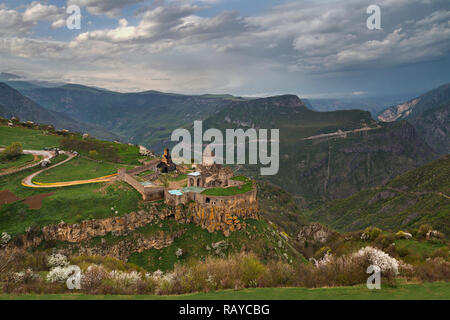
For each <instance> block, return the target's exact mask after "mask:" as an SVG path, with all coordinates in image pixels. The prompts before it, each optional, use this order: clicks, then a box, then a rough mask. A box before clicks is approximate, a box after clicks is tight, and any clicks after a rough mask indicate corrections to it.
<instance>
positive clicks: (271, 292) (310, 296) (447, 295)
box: [0, 282, 450, 300]
mask: <svg viewBox="0 0 450 320" xmlns="http://www.w3.org/2000/svg"><path fill="white" fill-rule="evenodd" d="M0 299H3V300H449V299H450V282H431V283H421V284H402V285H398V286H396V287H389V286H384V287H383V286H382V287H381V289H380V290H369V289H367V287H366V286H364V285H361V286H353V287H334V288H315V289H308V288H254V289H244V290H224V291H216V292H208V293H194V294H184V295H171V296H157V295H130V296H124V295H86V294H78V293H74V294H44V295H6V294H3V295H0Z"/></svg>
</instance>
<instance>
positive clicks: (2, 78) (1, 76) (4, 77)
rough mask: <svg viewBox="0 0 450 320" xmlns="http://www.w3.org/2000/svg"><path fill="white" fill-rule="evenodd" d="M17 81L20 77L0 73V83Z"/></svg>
mask: <svg viewBox="0 0 450 320" xmlns="http://www.w3.org/2000/svg"><path fill="white" fill-rule="evenodd" d="M17 79H22V77H21V76H18V75H15V74H12V73H8V72H0V81H8V80H17Z"/></svg>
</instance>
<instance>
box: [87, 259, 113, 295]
mask: <svg viewBox="0 0 450 320" xmlns="http://www.w3.org/2000/svg"><path fill="white" fill-rule="evenodd" d="M108 277H109V274H108V272H107V271H106V270H105V269H104V268H103V267H102V266H98V265H92V266H89V267H88V268H87V270H86V271H85V272H83V275H82V277H81V288H82V289H83V290H84V291H86V292H89V293H95V291H96V290H97V289H98V288H99V287H100V285H101V284H102V281H103V279H106V278H108Z"/></svg>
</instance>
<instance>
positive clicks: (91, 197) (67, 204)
mask: <svg viewBox="0 0 450 320" xmlns="http://www.w3.org/2000/svg"><path fill="white" fill-rule="evenodd" d="M35 170H37V169H29V170H26V171H23V172H20V173H16V174H13V175H9V176H5V177H1V178H0V190H3V191H5V190H8V191H10V192H12V193H14V195H15V196H16V197H17V198H19V199H22V200H18V201H15V202H12V203H8V204H3V205H0V226H1V228H0V231H1V232H8V233H9V234H11V235H16V234H21V233H24V232H25V229H26V228H28V227H31V226H35V225H36V226H44V225H48V224H53V223H59V222H60V221H61V220H63V221H65V222H67V223H79V222H81V221H82V220H86V219H94V218H95V219H99V218H106V217H109V216H111V215H115V212H114V211H112V210H111V207H114V208H115V211H118V215H123V214H127V213H130V212H132V211H136V210H137V209H138V206H139V202H140V200H141V199H142V197H141V195H140V194H139V193H138V192H137V191H136V190H134V189H133V188H131V187H129V186H128V185H127V184H125V183H115V184H113V185H111V186H108V187H105V184H104V183H98V184H92V185H80V186H72V187H64V188H46V189H35V188H27V187H24V186H22V185H21V181H22V179H23V178H25V177H26V176H27V175H29V174H31V173H32V172H34V171H35ZM48 193H53V194H52V195H51V196H49V197H46V198H45V199H43V200H42V207H41V208H40V209H30V208H29V207H28V205H27V204H26V203H25V202H24V201H23V200H24V199H26V198H28V197H31V196H39V195H43V194H48Z"/></svg>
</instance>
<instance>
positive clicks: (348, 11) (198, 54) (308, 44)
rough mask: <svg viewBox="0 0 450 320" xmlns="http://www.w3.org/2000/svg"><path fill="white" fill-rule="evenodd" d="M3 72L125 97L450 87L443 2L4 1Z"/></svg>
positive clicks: (0, 24)
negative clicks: (374, 24)
mask: <svg viewBox="0 0 450 320" xmlns="http://www.w3.org/2000/svg"><path fill="white" fill-rule="evenodd" d="M70 5H78V6H79V7H80V8H81V14H82V17H81V28H80V29H79V30H69V29H68V28H67V26H66V20H67V18H68V17H69V14H67V13H66V8H67V7H68V6H70ZM369 5H378V6H379V7H380V8H381V29H380V30H369V29H368V28H367V26H366V20H367V18H368V17H369V14H367V12H366V10H367V7H368V6H369ZM0 71H3V72H11V73H15V74H19V75H21V76H23V77H25V78H28V79H39V80H51V81H65V82H72V83H81V84H85V85H94V86H98V87H103V88H108V89H112V90H118V91H123V92H124V91H143V90H161V91H167V92H179V93H231V94H235V95H246V96H266V95H273V94H284V93H293V94H298V95H300V96H302V97H350V96H362V97H364V96H371V95H382V94H398V93H407V92H422V91H426V90H428V89H431V88H434V87H436V86H438V85H440V84H443V83H445V82H449V81H450V1H448V0H442V1H441V0H368V1H366V0H346V1H335V0H334V1H333V0H310V1H303V0H295V1H292V0H290V1H289V0H286V1H283V0H203V1H195V0H67V1H65V0H64V1H62V0H53V1H52V0H48V1H44V0H40V1H22V0H3V1H2V0H0Z"/></svg>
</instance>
